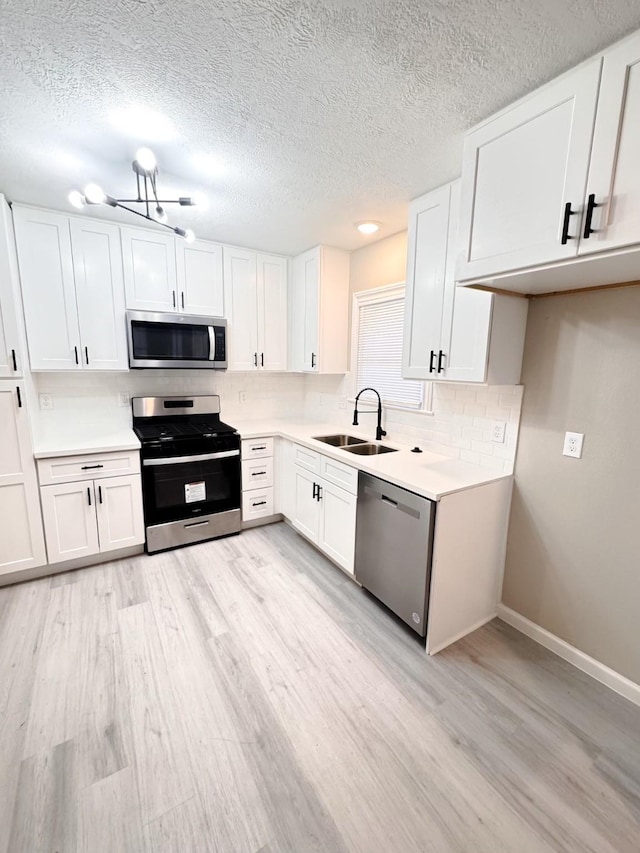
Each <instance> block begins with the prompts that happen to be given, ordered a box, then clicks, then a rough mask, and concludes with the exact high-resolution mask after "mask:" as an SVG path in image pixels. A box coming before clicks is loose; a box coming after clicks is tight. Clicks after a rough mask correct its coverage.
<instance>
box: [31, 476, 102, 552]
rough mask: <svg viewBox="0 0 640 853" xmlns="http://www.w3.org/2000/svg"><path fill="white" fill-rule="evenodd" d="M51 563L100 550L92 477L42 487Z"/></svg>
mask: <svg viewBox="0 0 640 853" xmlns="http://www.w3.org/2000/svg"><path fill="white" fill-rule="evenodd" d="M40 498H41V501H42V516H43V519H44V535H45V538H46V540H47V553H48V555H49V562H50V563H61V562H63V561H64V560H75V559H77V558H78V557H90V556H91V555H92V554H97V553H98V551H99V546H98V524H97V520H96V507H95V493H94V488H93V481H92V480H85V482H83V483H62V484H60V485H59V486H42V488H41V489H40Z"/></svg>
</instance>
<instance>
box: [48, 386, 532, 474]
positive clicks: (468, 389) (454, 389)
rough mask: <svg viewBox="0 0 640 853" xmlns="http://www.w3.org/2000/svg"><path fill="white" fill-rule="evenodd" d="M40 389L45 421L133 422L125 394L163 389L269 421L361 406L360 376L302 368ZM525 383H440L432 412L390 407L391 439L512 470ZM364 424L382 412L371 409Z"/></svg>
mask: <svg viewBox="0 0 640 853" xmlns="http://www.w3.org/2000/svg"><path fill="white" fill-rule="evenodd" d="M34 381H35V390H36V392H37V393H46V394H50V395H51V397H52V399H53V409H51V410H50V411H40V412H38V418H37V420H38V422H39V423H40V424H41V425H42V427H45V428H46V427H48V426H51V427H64V426H65V425H66V424H73V423H76V424H91V423H95V424H99V425H100V426H101V427H105V426H107V425H108V424H113V425H114V426H115V427H120V426H126V425H129V424H130V423H131V407H130V406H129V405H127V406H120V405H119V401H118V398H119V394H120V393H122V392H124V393H127V394H129V396H130V397H133V396H142V395H161V394H189V393H192V394H219V395H220V397H221V405H222V418H223V420H227V421H229V422H230V423H233V421H234V419H238V420H240V419H242V420H247V419H269V418H277V417H288V418H296V417H300V418H302V417H304V418H307V419H310V420H316V421H326V422H331V423H335V424H336V426H344V427H348V426H349V425H350V424H351V420H352V415H353V404H352V403H350V402H346V403H345V401H346V400H347V399H348V398H349V397H351V396H352V394H353V391H352V389H353V385H352V380H351V377H350V375H349V374H347V375H346V376H314V375H302V374H296V373H232V372H227V373H213V374H212V373H211V372H209V371H195V370H193V371H189V370H184V371H183V370H180V371H174V370H154V371H140V372H138V371H135V372H133V371H132V372H130V373H114V374H95V373H93V374H89V373H86V374H83V373H78V374H76V373H74V374H72V375H70V374H67V373H51V374H47V373H38V374H34ZM522 392H523V388H522V386H521V385H513V386H511V385H505V386H476V385H446V384H438V383H435V384H434V392H433V411H432V413H431V414H423V413H418V412H409V411H401V410H398V409H390V408H385V410H384V414H383V426H384V428H385V429H386V430H387V433H388V436H387V437H388V439H389V440H390V441H394V440H395V441H398V442H400V443H406V444H418V445H420V446H421V447H423V448H424V449H426V450H432V451H434V452H436V453H441V454H443V455H444V456H449V457H452V458H455V459H461V460H463V461H467V462H472V463H474V464H476V465H482V466H486V467H487V468H491V469H493V470H499V471H503V472H504V473H512V472H513V466H514V461H515V455H516V447H517V440H518V427H519V423H520V408H521V405H522ZM494 421H505V422H506V425H507V426H506V433H505V441H504V443H496V442H493V441H492V440H491V427H492V424H493V422H494ZM360 425H361V428H364V429H365V430H366V429H368V428H369V427H370V428H371V435H372V437H373V435H374V431H375V418H374V417H373V416H371V415H366V416H365V417H363V418H362V420H361V422H360Z"/></svg>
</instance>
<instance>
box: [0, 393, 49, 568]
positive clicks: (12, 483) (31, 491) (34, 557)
mask: <svg viewBox="0 0 640 853" xmlns="http://www.w3.org/2000/svg"><path fill="white" fill-rule="evenodd" d="M0 518H1V519H2V532H1V535H0V574H6V573H10V572H17V571H22V570H23V569H33V568H36V567H37V566H42V565H44V564H45V563H46V556H45V550H44V536H43V532H42V516H41V514H40V501H39V496H38V483H37V480H36V471H35V464H34V461H33V451H32V448H31V441H30V433H29V423H28V418H27V414H26V408H25V388H24V385H23V384H22V383H20V382H18V383H15V382H11V381H10V380H4V381H2V382H0Z"/></svg>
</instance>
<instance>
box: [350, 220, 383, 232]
mask: <svg viewBox="0 0 640 853" xmlns="http://www.w3.org/2000/svg"><path fill="white" fill-rule="evenodd" d="M356 228H357V229H358V231H359V232H360V233H361V234H375V233H376V231H379V230H380V223H379V222H372V221H367V222H356Z"/></svg>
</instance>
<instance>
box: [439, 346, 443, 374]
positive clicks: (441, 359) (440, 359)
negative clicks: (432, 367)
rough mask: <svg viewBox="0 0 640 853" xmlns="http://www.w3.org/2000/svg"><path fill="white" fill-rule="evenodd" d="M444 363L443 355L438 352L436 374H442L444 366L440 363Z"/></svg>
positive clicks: (440, 351)
mask: <svg viewBox="0 0 640 853" xmlns="http://www.w3.org/2000/svg"><path fill="white" fill-rule="evenodd" d="M443 361H444V353H443V352H442V350H438V373H442V371H443V370H444V365H443V364H442V362H443Z"/></svg>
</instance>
